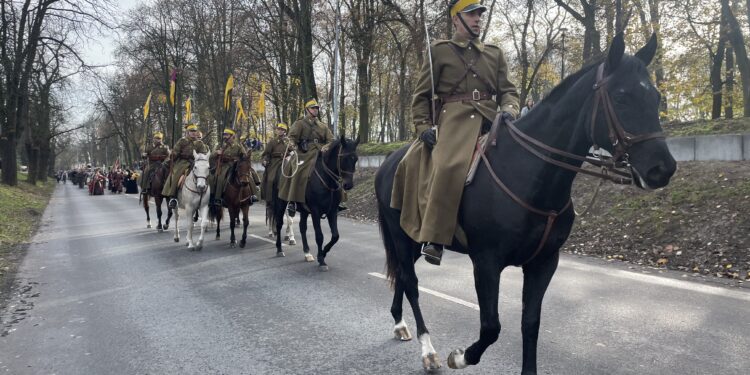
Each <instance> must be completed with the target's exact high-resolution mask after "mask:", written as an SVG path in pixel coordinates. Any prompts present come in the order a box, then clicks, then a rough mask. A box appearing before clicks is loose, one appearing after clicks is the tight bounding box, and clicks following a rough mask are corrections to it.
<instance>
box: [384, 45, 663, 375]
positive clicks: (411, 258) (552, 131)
mask: <svg viewBox="0 0 750 375" xmlns="http://www.w3.org/2000/svg"><path fill="white" fill-rule="evenodd" d="M624 49H625V44H624V42H623V36H622V34H619V35H618V36H617V37H616V38H615V39H614V40H613V42H612V45H611V46H610V49H609V53H608V56H607V57H606V59H605V60H604V61H602V62H600V63H597V64H593V65H591V66H588V67H585V68H583V69H582V70H581V71H579V72H577V73H575V74H573V75H572V76H570V77H568V78H566V79H565V80H564V81H563V82H562V83H561V84H560V85H559V86H557V87H556V88H555V89H554V90H552V92H551V93H550V94H549V95H548V96H547V97H546V98H545V99H544V100H543V101H542V102H540V103H539V104H538V105H537V106H536V107H534V109H533V110H532V111H530V112H529V113H528V114H527V115H526V116H524V117H523V118H521V119H520V120H518V121H517V122H516V123H515V127H514V126H513V124H511V123H505V124H502V123H500V121H499V120H498V119H496V120H495V124H494V126H493V130H492V131H491V132H490V134H491V135H494V136H495V137H494V138H496V145H495V146H494V147H493V146H488V148H487V150H486V151H485V153H484V155H483V158H482V162H481V165H480V166H479V169H478V170H477V172H476V175H475V177H474V180H473V182H472V184H470V185H469V186H467V187H466V188H465V191H464V194H463V196H462V198H461V206H460V207H461V208H460V212H459V216H458V222H459V224H460V225H461V227H462V228H463V230H464V231H465V233H466V237H467V246H466V247H464V246H461V245H460V244H459V243H458V242H457V241H454V244H453V247H452V249H453V250H456V251H459V252H462V253H466V254H468V255H469V257H470V258H471V260H472V263H473V265H474V281H475V289H476V292H477V298H478V302H479V307H480V321H481V328H480V332H479V340H478V341H476V342H475V343H474V344H472V345H471V346H469V347H468V348H467V349H466V351H465V352H464V351H463V350H455V351H453V352H451V353H450V356H449V358H448V365H449V366H450V367H452V368H464V367H466V366H468V365H476V364H478V363H479V360H480V359H481V356H482V354H483V353H484V351H485V350H486V349H487V348H488V347H489V346H490V345H491V344H492V343H494V342H495V341H496V340H497V338H498V336H499V334H500V321H499V317H498V297H499V296H498V294H499V283H500V273H501V271H502V270H503V269H504V268H505V267H507V266H510V265H513V266H521V267H522V268H523V274H524V283H523V313H522V321H521V330H522V334H523V369H522V374H536V350H537V340H538V336H539V322H540V314H541V308H542V299H543V297H544V293H545V291H546V290H547V286H548V285H549V282H550V280H551V279H552V275H553V274H554V273H555V270H556V269H557V264H558V259H559V249H560V247H561V246H562V245H563V243H565V241H566V239H567V238H568V235H569V233H570V230H571V228H572V226H573V220H574V216H575V214H574V212H573V209H572V207H571V206H572V204H571V198H570V191H571V185H572V183H573V179H574V178H575V176H576V174H577V172H580V171H581V170H580V169H577V167H580V166H581V164H582V162H583V160H584V159H585V155H587V153H588V151H589V150H590V148H591V147H592V145H593V146H596V145H601V147H602V148H604V149H606V150H607V151H609V152H610V154H611V155H613V158H612V159H610V160H609V161H610V164H617V165H619V166H622V167H624V168H626V169H625V171H623V170H619V172H622V173H624V172H626V171H627V172H628V173H627V174H628V175H630V173H632V176H631V177H632V181H633V183H635V184H636V185H637V186H638V187H640V188H643V189H655V188H659V187H663V186H666V185H667V184H668V183H669V180H670V178H671V176H672V174H673V173H674V171H675V169H676V164H675V161H674V159H673V158H672V155H671V154H670V153H669V150H668V148H667V145H666V142H665V141H664V139H663V138H664V137H663V135H662V133H661V125H660V124H659V112H658V105H659V98H660V97H659V93H658V92H657V90H656V88H654V86H653V85H652V83H651V80H650V77H649V73H648V70H647V69H646V66H647V65H648V64H649V63H650V62H651V60H652V58H653V56H654V54H655V51H656V37H655V36H652V38H651V40H650V41H649V42H648V44H647V45H646V46H645V47H643V48H642V49H641V50H640V51H638V52H637V53H636V54H635V56H629V55H625V54H624ZM492 138H493V137H492V136H491V139H492ZM535 141H538V142H536V143H535ZM548 146H551V147H548ZM552 148H555V150H553V149H552ZM405 152H406V149H405V148H404V149H401V150H399V151H397V152H395V153H394V154H392V155H391V156H389V157H388V158H387V159H386V161H385V162H384V164H383V165H382V166H381V168H380V170H379V171H378V173H377V175H376V179H375V189H376V194H377V200H378V211H379V218H380V220H379V221H380V229H381V234H382V237H383V242H384V245H385V249H386V259H387V260H386V265H387V276H388V278H389V280H391V282H392V283H393V287H394V290H395V294H394V298H393V305H392V307H391V314H392V315H393V318H394V319H395V322H396V326H395V328H394V334H395V335H396V337H397V338H400V339H401V340H409V339H410V338H411V334H410V333H409V330H408V328H407V327H406V324H405V323H404V320H403V319H402V302H403V296H404V294H406V298H407V299H408V300H409V303H410V304H411V306H412V310H413V312H414V316H415V319H416V323H417V335H418V336H417V337H418V338H419V341H420V342H421V343H422V360H423V366H424V367H425V369H434V368H436V367H440V360H439V359H438V357H437V354H436V352H435V350H434V349H433V347H432V344H431V343H430V338H429V333H428V331H427V327H426V326H425V323H424V319H423V318H422V313H421V310H420V307H419V302H418V295H419V292H418V289H417V284H418V280H417V276H416V274H415V272H414V262H416V261H417V259H419V256H420V245H419V244H418V243H416V242H414V241H413V240H412V239H411V238H409V237H408V236H407V235H406V233H405V232H404V231H403V230H402V229H401V227H400V225H399V215H400V212H399V211H397V210H394V209H392V208H390V204H389V203H390V200H391V187H392V185H393V178H394V174H395V171H396V167H397V165H398V163H399V161H400V160H401V159H402V158H403V156H404V154H405ZM615 162H616V163H615ZM594 163H597V161H596V160H594ZM600 164H601V163H600ZM604 164H606V163H604ZM617 171H618V170H615V171H614V172H613V173H615V172H617ZM622 173H621V174H622ZM608 176H612V174H611V173H610V174H608ZM456 178H463V176H456ZM612 179H613V180H617V179H621V180H624V181H627V180H628V179H627V178H625V177H618V176H617V175H614V177H612Z"/></svg>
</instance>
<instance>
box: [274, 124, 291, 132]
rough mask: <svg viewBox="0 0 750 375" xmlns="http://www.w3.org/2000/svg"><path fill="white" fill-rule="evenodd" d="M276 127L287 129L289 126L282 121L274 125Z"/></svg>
mask: <svg viewBox="0 0 750 375" xmlns="http://www.w3.org/2000/svg"><path fill="white" fill-rule="evenodd" d="M276 127H277V128H279V129H284V130H289V127H288V126H286V124H284V123H279V124H278V125H276Z"/></svg>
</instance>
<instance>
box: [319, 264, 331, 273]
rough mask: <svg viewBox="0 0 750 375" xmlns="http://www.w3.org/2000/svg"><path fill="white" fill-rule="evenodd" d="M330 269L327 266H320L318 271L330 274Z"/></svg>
mask: <svg viewBox="0 0 750 375" xmlns="http://www.w3.org/2000/svg"><path fill="white" fill-rule="evenodd" d="M328 270H329V268H328V266H327V265H322V266H318V271H320V272H328Z"/></svg>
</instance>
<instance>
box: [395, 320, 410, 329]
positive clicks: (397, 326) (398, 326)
mask: <svg viewBox="0 0 750 375" xmlns="http://www.w3.org/2000/svg"><path fill="white" fill-rule="evenodd" d="M401 328H408V327H407V326H406V321H405V320H403V319H401V321H400V322H398V323H397V324H396V325H395V326H393V330H394V331H397V330H399V329H401Z"/></svg>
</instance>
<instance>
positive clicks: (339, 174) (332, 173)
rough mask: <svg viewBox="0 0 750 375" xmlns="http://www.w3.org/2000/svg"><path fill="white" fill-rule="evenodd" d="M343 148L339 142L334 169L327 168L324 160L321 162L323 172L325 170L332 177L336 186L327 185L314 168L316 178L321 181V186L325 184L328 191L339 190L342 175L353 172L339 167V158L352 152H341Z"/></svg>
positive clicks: (341, 186)
mask: <svg viewBox="0 0 750 375" xmlns="http://www.w3.org/2000/svg"><path fill="white" fill-rule="evenodd" d="M343 148H344V145H343V144H341V145H340V146H339V151H338V153H337V155H336V170H335V171H334V170H332V169H331V168H328V165H327V164H326V163H325V161H323V163H322V164H323V172H325V174H326V175H328V176H329V177H331V178H333V180H334V181H335V183H336V187H335V188H331V187H330V186H328V184H327V183H326V181H325V179H324V178H323V176H321V175H320V173H319V172H318V170H317V169H314V171H315V175H316V176H318V179H319V180H320V182H321V183H323V186H325V188H326V189H328V191H330V192H336V191H339V190H341V189H342V188H343V185H342V184H341V181H342V180H343V178H344V177H343V175H346V174H352V175H353V174H354V172H349V171H345V170H342V169H341V158H342V157H344V156H349V155H351V154H353V153H352V152H346V153H342V152H341V150H342V149H343Z"/></svg>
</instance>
